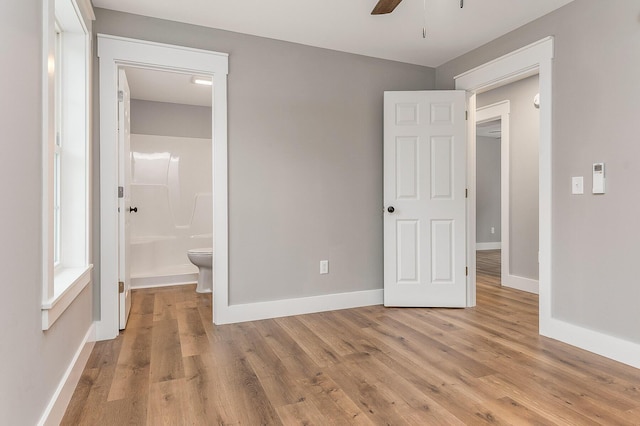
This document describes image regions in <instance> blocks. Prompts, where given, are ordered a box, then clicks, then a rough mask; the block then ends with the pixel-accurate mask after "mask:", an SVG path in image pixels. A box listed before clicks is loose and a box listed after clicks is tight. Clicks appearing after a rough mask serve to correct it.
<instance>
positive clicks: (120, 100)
mask: <svg viewBox="0 0 640 426" xmlns="http://www.w3.org/2000/svg"><path fill="white" fill-rule="evenodd" d="M112 93H113V92H112ZM122 101H124V92H123V91H122V90H118V102H122Z"/></svg>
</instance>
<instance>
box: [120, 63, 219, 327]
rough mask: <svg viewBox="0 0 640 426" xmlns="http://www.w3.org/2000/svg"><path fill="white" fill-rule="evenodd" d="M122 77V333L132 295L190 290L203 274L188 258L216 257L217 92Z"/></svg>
mask: <svg viewBox="0 0 640 426" xmlns="http://www.w3.org/2000/svg"><path fill="white" fill-rule="evenodd" d="M118 74H119V79H120V82H119V85H120V94H119V106H120V109H121V110H123V111H126V113H125V114H120V117H119V126H118V127H119V139H120V143H119V145H118V146H119V149H120V150H121V151H123V152H121V153H120V155H119V168H120V169H121V172H120V173H119V175H120V176H119V178H120V181H121V182H120V186H121V187H122V188H123V191H122V192H123V194H122V195H123V197H122V198H121V205H120V210H121V214H120V218H119V220H120V235H121V238H120V265H121V266H120V280H121V282H122V283H123V284H122V286H123V287H124V292H122V293H121V295H120V299H121V300H120V329H124V328H125V327H126V323H127V319H128V316H129V310H130V306H131V305H132V300H131V299H132V298H133V297H134V296H133V294H130V291H131V290H135V289H141V288H153V287H165V286H175V285H185V284H193V283H195V282H196V281H198V272H199V271H198V267H197V266H195V265H194V264H193V263H191V262H190V260H189V258H188V257H187V252H188V251H189V250H194V249H197V250H201V251H204V250H208V251H209V253H211V249H212V247H213V221H212V220H211V218H212V217H213V196H212V110H211V103H212V102H211V100H212V93H211V90H212V89H211V78H207V77H205V76H199V75H191V74H185V73H176V72H169V71H164V70H156V69H149V68H142V67H120V69H119V72H118ZM123 105H125V106H123ZM123 140H126V143H123ZM123 169H124V170H123ZM123 236H124V237H123ZM209 256H210V255H209ZM123 265H124V266H126V268H125V267H123ZM206 287H207V288H206V291H209V292H210V291H211V289H212V283H211V279H209V280H208V285H207V286H206ZM200 291H202V289H200Z"/></svg>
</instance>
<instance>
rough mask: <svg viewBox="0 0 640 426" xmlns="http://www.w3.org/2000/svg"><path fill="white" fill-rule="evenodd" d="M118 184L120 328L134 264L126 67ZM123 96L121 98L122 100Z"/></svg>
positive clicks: (121, 83) (123, 324)
mask: <svg viewBox="0 0 640 426" xmlns="http://www.w3.org/2000/svg"><path fill="white" fill-rule="evenodd" d="M118 90H119V92H120V93H119V96H120V98H119V102H118V157H119V158H118V186H120V187H122V188H123V194H122V197H121V198H119V200H118V210H119V213H118V225H119V246H118V249H119V253H118V257H119V259H118V262H119V265H118V276H119V281H120V282H121V283H122V285H123V286H124V291H123V292H121V293H120V303H119V312H120V330H124V328H125V327H126V326H127V319H128V318H129V311H130V310H131V268H130V264H129V259H128V253H129V251H130V250H129V247H130V246H129V244H130V224H131V214H135V213H132V212H130V210H129V208H130V207H131V135H130V130H131V117H130V110H131V98H130V90H129V83H128V82H127V76H126V74H125V72H124V70H122V69H121V70H119V71H118ZM120 99H121V100H120Z"/></svg>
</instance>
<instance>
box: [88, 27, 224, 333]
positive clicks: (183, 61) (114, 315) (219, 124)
mask: <svg viewBox="0 0 640 426" xmlns="http://www.w3.org/2000/svg"><path fill="white" fill-rule="evenodd" d="M97 54H98V58H99V82H100V96H99V104H100V126H99V129H100V133H99V134H100V139H99V140H100V146H99V148H100V149H99V153H100V155H99V161H100V176H99V193H100V198H99V204H98V203H97V202H96V210H95V211H99V212H100V218H99V220H98V221H97V222H96V223H98V224H99V227H100V240H99V253H100V254H99V259H100V262H99V265H98V268H97V269H98V270H99V273H100V279H99V289H98V291H97V292H96V293H95V294H96V299H97V303H99V305H100V318H99V319H98V320H97V321H96V338H97V340H106V339H113V338H115V337H116V336H117V335H118V332H119V319H120V318H119V316H120V315H119V313H120V302H121V300H122V297H121V294H122V293H120V291H122V290H124V294H125V295H126V294H128V293H129V292H128V291H127V289H125V287H126V286H124V285H121V284H119V283H120V282H122V281H121V279H120V271H121V270H122V269H123V268H122V267H121V265H120V263H121V259H125V262H128V261H129V260H130V259H129V257H130V255H129V254H126V255H125V256H122V257H121V256H120V252H121V249H122V247H124V250H126V249H127V248H129V249H131V247H129V246H130V244H129V245H126V244H125V245H121V244H120V241H121V240H122V238H121V236H120V233H119V222H122V219H121V215H124V214H125V209H124V208H121V209H120V211H119V207H122V206H120V205H119V203H120V198H119V197H118V196H119V193H122V192H123V191H121V190H120V189H119V188H118V187H119V186H121V185H120V181H119V178H118V173H119V163H120V161H119V157H118V155H119V153H120V152H122V150H118V149H117V148H118V137H117V128H118V103H119V101H118V95H119V87H118V74H119V70H121V69H125V68H145V69H151V70H156V71H170V72H172V73H177V74H181V75H184V74H188V75H189V76H190V78H191V77H195V76H198V77H205V78H208V79H209V81H210V82H211V87H212V92H210V95H209V96H210V98H211V100H212V101H211V102H212V109H211V120H212V121H211V128H212V135H211V136H212V140H213V143H212V154H211V156H209V159H211V161H212V164H213V167H212V176H211V179H210V182H211V187H212V189H213V191H212V194H213V195H212V198H213V202H212V204H213V206H215V208H213V209H212V212H211V213H209V214H208V218H207V219H208V221H209V222H211V223H212V227H211V229H212V230H213V229H215V231H216V232H214V233H213V244H212V246H213V247H214V248H215V250H214V251H213V256H212V263H213V264H215V268H214V275H215V277H214V280H215V282H216V284H217V285H216V288H214V289H213V290H214V292H215V293H216V296H218V294H219V297H215V298H214V300H215V304H216V305H218V304H219V305H220V308H221V309H216V310H215V311H214V312H213V315H212V316H213V317H215V316H217V315H221V314H222V313H223V312H221V311H224V309H225V308H227V301H228V298H227V297H226V296H227V294H228V265H229V257H228V214H227V206H228V186H227V182H228V175H227V170H228V167H227V125H226V123H227V74H228V55H227V54H225V53H219V52H213V51H206V50H199V49H193V48H188V47H183V46H176V45H166V44H161V43H150V42H148V41H142V40H135V39H128V38H122V37H112V36H109V35H103V34H98V49H97ZM210 145H211V144H210ZM123 189H124V188H123ZM174 194H175V192H174ZM129 208H132V209H134V210H133V211H132V212H129ZM135 208H136V206H133V205H129V206H128V208H127V209H126V214H127V215H134V214H136V213H137V212H136V211H135ZM200 210H202V209H200ZM192 220H193V218H192ZM156 236H157V235H156ZM129 251H131V250H129ZM124 269H126V268H124ZM170 275H173V274H170ZM119 290H120V291H119ZM125 299H126V297H125ZM125 306H126V304H125ZM211 309H213V307H212V308H211ZM216 312H217V314H216Z"/></svg>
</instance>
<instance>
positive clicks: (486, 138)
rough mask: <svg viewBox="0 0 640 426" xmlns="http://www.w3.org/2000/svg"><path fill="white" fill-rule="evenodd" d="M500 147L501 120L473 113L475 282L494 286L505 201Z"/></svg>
mask: <svg viewBox="0 0 640 426" xmlns="http://www.w3.org/2000/svg"><path fill="white" fill-rule="evenodd" d="M502 147H503V143H502V120H501V119H500V118H498V119H495V118H491V119H489V121H484V120H478V117H476V192H477V196H476V237H477V239H476V282H483V283H485V284H488V285H493V286H502V279H501V278H502V277H501V275H502V272H501V271H502V264H503V263H504V262H503V261H502V253H503V251H504V250H503V247H502V216H503V215H502V209H503V203H505V204H507V205H508V199H505V198H504V194H503V192H504V191H502V190H501V189H502V188H501V185H502V180H503V179H507V180H508V174H507V175H504V174H503V173H502V170H501V169H502V158H501V157H502V156H501V154H502ZM507 197H508V195H507ZM507 217H508V215H507Z"/></svg>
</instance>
